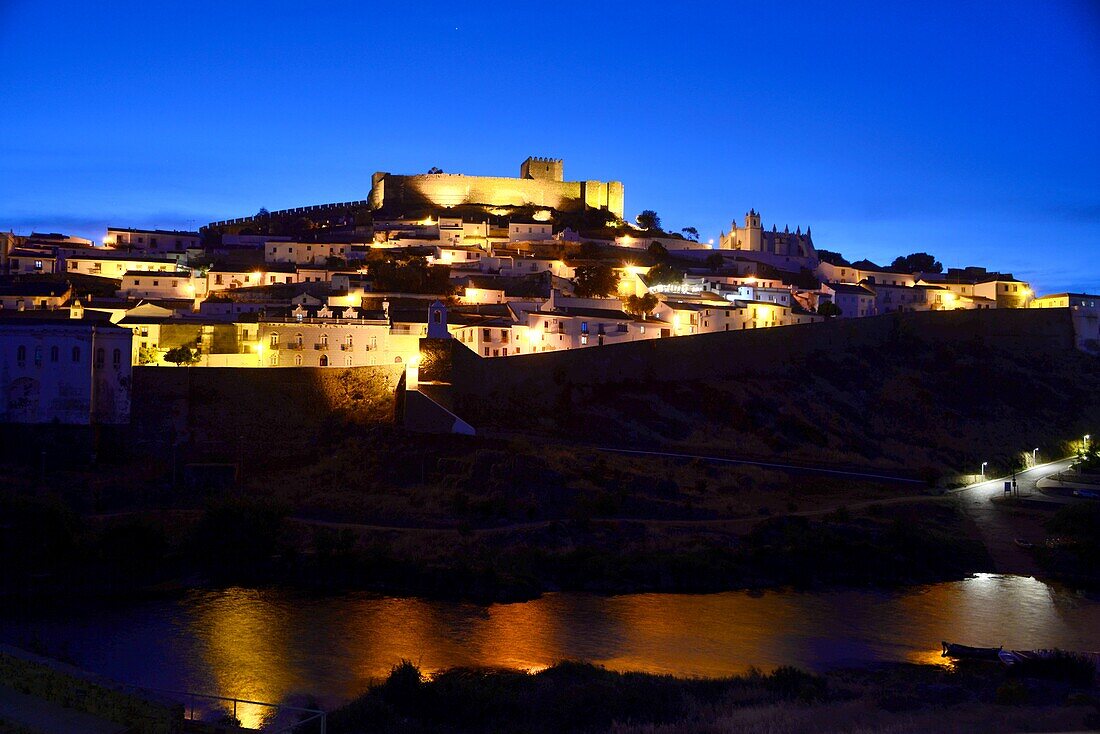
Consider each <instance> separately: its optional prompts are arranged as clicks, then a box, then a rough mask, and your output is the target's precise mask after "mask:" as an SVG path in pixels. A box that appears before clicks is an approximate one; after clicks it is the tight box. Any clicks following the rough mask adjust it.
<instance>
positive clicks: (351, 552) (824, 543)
mask: <svg viewBox="0 0 1100 734" xmlns="http://www.w3.org/2000/svg"><path fill="white" fill-rule="evenodd" d="M572 467H573V468H572V469H567V468H566V463H565V462H564V460H562V463H561V464H555V463H548V462H547V461H546V460H545V459H540V458H539V457H538V456H536V455H530V454H528V455H521V456H520V457H519V458H517V457H515V456H513V455H511V454H508V453H506V452H493V451H485V452H482V451H476V452H474V454H473V455H472V457H468V458H462V459H459V458H446V457H440V458H438V459H437V469H436V472H435V475H434V476H426V477H425V479H424V481H423V482H421V481H420V480H419V479H416V480H414V481H411V482H410V483H409V484H408V485H407V486H401V485H400V484H398V485H397V486H393V485H389V486H384V487H379V489H378V490H371V489H367V488H364V487H362V486H361V485H360V486H359V487H357V488H356V490H351V491H346V492H336V491H335V490H332V491H331V493H330V494H322V495H321V497H322V499H321V500H318V498H317V497H316V496H314V497H312V498H310V499H305V498H299V497H297V496H296V495H297V493H299V492H303V491H305V490H303V488H302V485H297V484H291V485H286V486H280V487H278V488H273V489H271V490H266V489H263V488H260V487H257V488H250V489H247V490H244V491H242V490H240V489H235V488H234V489H228V490H221V491H208V492H205V493H201V494H196V495H192V496H191V497H190V498H189V501H186V502H184V501H178V500H180V499H181V498H179V497H177V498H174V499H176V500H177V501H174V502H172V503H171V504H169V503H168V502H164V501H163V499H160V498H158V497H156V496H155V495H154V496H153V497H151V498H150V497H146V498H145V499H144V501H135V500H133V499H132V500H130V501H129V502H127V503H125V504H124V503H122V502H121V501H119V499H118V498H115V499H113V500H111V501H112V502H118V504H120V505H122V506H121V507H119V506H118V505H116V506H115V507H112V508H111V511H109V512H102V511H101V512H88V511H87V509H85V506H86V503H87V502H88V500H89V498H88V497H87V496H86V494H85V493H74V492H38V493H26V494H24V493H11V494H0V514H2V515H3V516H4V517H6V518H10V524H8V525H7V526H6V527H5V529H4V531H3V532H0V562H3V563H4V564H5V566H6V567H8V568H11V569H18V570H17V571H16V572H15V573H12V574H9V575H7V576H6V582H7V583H6V584H5V586H6V588H5V589H4V590H5V591H7V592H9V593H23V592H24V591H26V590H28V589H30V590H41V591H49V590H51V589H52V590H58V591H62V592H65V591H73V590H78V591H79V592H80V593H98V594H104V595H112V594H117V593H134V592H142V591H148V590H150V589H170V588H186V587H188V586H196V585H208V584H214V585H222V584H225V585H266V584H282V585H290V586H297V587H305V588H312V589H316V590H320V591H341V590H350V589H365V590H374V591H379V592H384V593H391V594H403V595H404V594H410V595H428V596H445V597H462V598H473V599H478V600H499V599H516V598H526V597H532V596H537V595H538V594H540V593H542V592H544V591H548V590H571V591H596V592H603V593H626V592H636V591H694V592H705V591H722V590H728V589H737V588H765V587H776V586H796V587H800V588H815V587H818V588H819V587H827V586H833V585H849V586H864V585H901V584H910V583H921V582H934V581H940V580H947V579H955V578H961V577H963V576H966V575H967V574H969V573H973V572H975V571H985V570H990V566H989V561H988V558H987V557H986V555H985V552H984V550H983V548H982V546H981V544H980V542H978V541H976V540H972V539H971V538H972V536H973V533H972V532H971V529H970V527H969V524H968V521H967V520H966V519H965V518H964V517H963V516H962V515H960V514H959V513H958V512H956V510H955V509H954V508H953V507H952V505H951V504H950V503H949V502H945V501H942V500H938V499H936V498H932V497H929V498H926V501H923V502H920V501H919V502H917V503H916V504H913V505H907V504H892V503H891V502H890V501H889V500H890V499H891V497H892V496H893V495H892V494H891V489H890V488H889V487H884V486H881V485H875V484H862V485H849V484H847V483H845V482H842V481H838V480H827V481H820V480H816V479H813V480H801V479H790V478H788V481H789V483H790V486H785V485H783V484H780V483H779V482H777V481H776V479H775V476H774V473H767V472H762V471H760V470H755V469H728V470H727V469H722V470H714V469H713V468H712V467H705V466H701V465H691V464H675V463H669V462H664V461H663V460H662V461H658V460H653V461H636V460H634V459H625V458H622V457H611V458H604V457H599V456H597V457H593V456H588V457H577V456H574V462H573V464H572ZM645 472H651V473H650V474H649V475H648V476H647V475H646V474H645ZM479 476H480V477H484V478H483V479H481V480H478V479H477V477H479ZM319 484H322V483H320V482H319V483H318V485H319ZM318 485H312V486H318ZM306 486H311V485H310V484H307V485H306ZM795 497H797V498H798V500H799V501H800V502H801V503H804V504H796V502H795V499H794V498H795ZM849 498H855V499H861V500H862V504H854V505H852V509H845V508H844V507H841V509H839V510H832V511H829V512H824V511H821V510H817V509H815V508H818V507H822V506H823V507H825V508H827V507H829V506H833V507H836V506H838V505H844V504H846V501H847V499H849ZM356 499H357V500H358V506H357V507H356V506H353V505H352V504H351V503H352V502H353V501H354V500H356ZM781 502H785V503H786V504H785V505H781V504H780V503H781ZM344 503H348V504H347V505H345V504H344ZM764 503H767V504H764ZM166 505H167V506H166ZM172 505H174V506H172ZM801 507H808V508H809V509H808V510H807V511H808V512H810V513H815V514H810V515H799V514H797V513H799V512H805V511H803V510H801ZM90 579H94V583H92V582H89V580H90Z"/></svg>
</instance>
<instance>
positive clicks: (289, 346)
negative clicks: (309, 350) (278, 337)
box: [286, 342, 302, 351]
mask: <svg viewBox="0 0 1100 734" xmlns="http://www.w3.org/2000/svg"><path fill="white" fill-rule="evenodd" d="M286 348H287V349H294V350H296V351H301V349H302V345H301V344H299V343H298V342H290V343H289V344H287V345H286Z"/></svg>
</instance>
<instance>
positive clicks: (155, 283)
mask: <svg viewBox="0 0 1100 734" xmlns="http://www.w3.org/2000/svg"><path fill="white" fill-rule="evenodd" d="M158 285H160V281H159V280H154V281H153V287H154V288H156V287H157V286H158Z"/></svg>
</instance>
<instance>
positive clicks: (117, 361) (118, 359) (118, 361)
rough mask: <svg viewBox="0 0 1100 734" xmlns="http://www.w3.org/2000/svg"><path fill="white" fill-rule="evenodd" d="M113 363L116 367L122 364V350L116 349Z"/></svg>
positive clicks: (112, 356) (112, 359)
mask: <svg viewBox="0 0 1100 734" xmlns="http://www.w3.org/2000/svg"><path fill="white" fill-rule="evenodd" d="M111 364H113V365H114V366H115V367H116V368H117V367H121V366H122V350H120V349H116V350H115V351H114V353H113V354H112V355H111Z"/></svg>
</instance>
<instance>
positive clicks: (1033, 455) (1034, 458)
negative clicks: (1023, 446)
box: [1031, 446, 1039, 466]
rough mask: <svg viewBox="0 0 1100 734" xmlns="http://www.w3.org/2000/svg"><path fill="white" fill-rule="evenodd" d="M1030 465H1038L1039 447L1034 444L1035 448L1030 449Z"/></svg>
mask: <svg viewBox="0 0 1100 734" xmlns="http://www.w3.org/2000/svg"><path fill="white" fill-rule="evenodd" d="M1031 465H1032V466H1038V465H1039V447H1038V446H1036V447H1035V448H1033V449H1032V450H1031Z"/></svg>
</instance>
